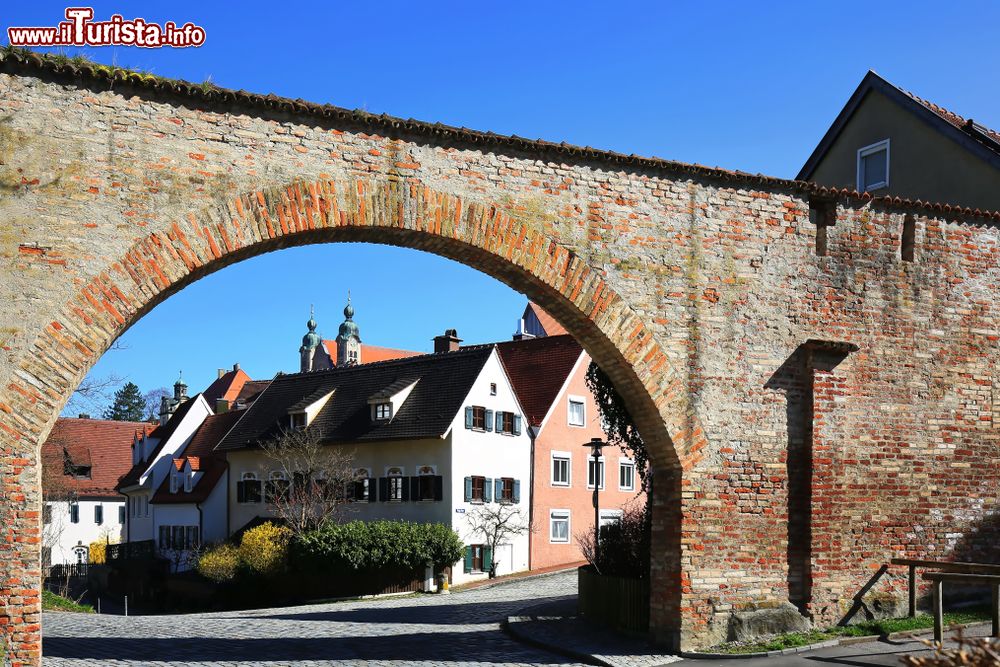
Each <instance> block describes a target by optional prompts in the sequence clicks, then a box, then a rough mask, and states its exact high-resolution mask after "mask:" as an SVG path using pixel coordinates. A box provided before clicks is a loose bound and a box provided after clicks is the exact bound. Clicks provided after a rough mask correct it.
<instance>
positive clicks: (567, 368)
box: [497, 335, 583, 426]
mask: <svg viewBox="0 0 1000 667" xmlns="http://www.w3.org/2000/svg"><path fill="white" fill-rule="evenodd" d="M497 351H498V352H499V353H500V360H501V361H502V362H503V365H504V368H506V369H507V375H508V376H509V377H510V382H511V385H512V386H513V387H514V393H515V394H517V400H518V401H520V403H521V407H522V408H524V412H525V417H526V418H527V420H528V424H529V425H531V426H540V425H541V423H542V421H543V420H544V419H545V415H547V414H548V413H549V408H550V407H551V406H552V403H553V402H555V400H556V399H557V398H558V397H559V391H560V390H561V389H562V387H563V385H564V384H565V383H566V378H568V377H569V374H570V373H572V372H573V367H574V366H575V365H576V362H577V360H578V359H579V358H580V355H581V354H583V348H582V347H580V344H579V343H577V342H576V340H574V339H573V337H572V336H569V335H562V336H545V337H544V338H526V339H524V340H515V341H507V342H504V343H497Z"/></svg>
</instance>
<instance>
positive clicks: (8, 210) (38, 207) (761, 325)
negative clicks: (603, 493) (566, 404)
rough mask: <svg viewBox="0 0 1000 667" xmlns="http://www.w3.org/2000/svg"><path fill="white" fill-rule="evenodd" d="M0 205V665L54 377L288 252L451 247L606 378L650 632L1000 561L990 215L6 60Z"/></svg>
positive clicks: (446, 252) (29, 563)
mask: <svg viewBox="0 0 1000 667" xmlns="http://www.w3.org/2000/svg"><path fill="white" fill-rule="evenodd" d="M821 198H822V199H823V201H820V199H821ZM811 200H812V207H810V201H811ZM810 208H812V209H813V213H812V220H813V221H811V220H810ZM907 216H911V218H910V219H911V220H912V221H913V222H914V223H915V226H916V249H915V253H914V261H912V262H910V261H903V259H902V258H901V255H900V234H901V228H902V226H903V224H904V220H906V219H907ZM0 220H2V223H3V224H2V226H0V256H2V258H3V263H2V264H0V349H2V356H0V472H2V475H3V477H2V485H3V486H2V494H3V500H2V502H0V537H2V539H0V628H2V632H3V633H4V634H5V635H6V636H7V637H8V638H9V641H10V643H11V645H12V648H13V650H14V655H15V656H16V661H20V662H22V663H23V664H35V662H36V661H37V659H38V655H39V615H38V577H39V568H38V552H39V547H38V541H39V525H38V523H39V516H40V514H39V509H38V508H39V497H40V495H39V481H38V479H39V476H38V469H37V467H36V455H37V448H38V446H39V443H40V442H41V441H42V440H43V439H44V438H45V436H46V435H47V433H48V431H49V429H50V428H51V425H52V424H53V422H54V419H55V417H56V415H57V414H58V412H59V410H60V409H61V407H62V405H63V404H64V402H65V401H66V400H67V398H68V397H69V395H70V394H71V392H72V390H73V388H74V387H75V386H76V383H78V382H79V380H80V379H81V378H82V377H83V376H84V374H85V373H86V372H87V370H88V369H89V368H90V367H91V366H92V365H93V364H94V363H95V362H96V360H97V359H98V358H99V356H100V354H101V353H102V352H103V351H104V350H105V349H106V348H107V347H108V346H109V345H110V344H111V343H112V342H113V341H114V339H115V338H116V337H117V336H118V335H120V334H121V333H122V332H123V331H124V330H125V329H126V328H127V327H128V326H129V325H130V324H131V323H133V322H134V321H136V320H137V319H138V318H140V317H141V316H142V315H143V314H144V313H145V312H147V311H148V310H149V309H150V308H151V307H153V306H154V305H155V304H156V303H158V302H159V301H161V300H162V299H163V298H165V297H166V296H168V295H169V294H171V293H173V292H174V291H176V290H178V289H180V288H182V287H183V286H184V285H186V284H188V283H190V282H191V281H192V280H195V279H197V278H199V277H201V276H203V275H205V274H207V273H209V272H211V271H214V270H217V269H219V268H222V267H224V266H226V265H228V264H230V263H233V262H236V261H240V260H242V259H245V258H248V257H251V256H254V255H257V254H260V253H263V252H268V251H271V250H275V249H278V248H281V247H287V246H291V245H300V244H307V243H319V242H333V241H369V242H379V243H390V244H395V245H401V246H405V247H412V248H418V249H422V250H427V251H430V252H434V253H437V254H439V255H442V256H444V257H448V258H451V259H454V260H457V261H460V262H463V263H466V264H469V265H470V266H473V267H475V268H478V269H480V270H482V271H484V272H486V273H489V274H490V275H492V276H494V277H496V278H498V279H500V280H502V281H504V282H506V283H508V284H510V285H511V286H513V287H515V288H516V289H518V290H520V291H522V292H525V293H526V294H527V295H528V296H529V297H531V298H532V299H534V300H535V301H537V302H538V303H540V304H541V305H542V306H543V307H544V308H546V309H547V310H550V312H552V313H553V314H554V315H555V316H556V317H557V318H558V319H559V320H560V322H561V323H562V324H563V325H564V326H566V328H567V329H568V330H569V331H570V332H571V333H573V335H574V336H576V337H577V338H578V339H579V340H580V342H581V343H582V344H583V345H584V346H585V347H586V348H587V350H588V352H589V353H590V354H591V356H592V357H593V358H594V359H595V360H596V361H597V362H598V363H599V364H600V365H601V366H602V367H603V368H605V370H607V371H608V373H609V375H611V377H612V379H613V380H614V381H615V383H616V386H617V387H618V389H619V391H620V392H621V393H622V394H623V396H624V397H625V399H626V401H627V403H628V404H629V407H630V409H631V410H632V411H633V412H634V416H635V418H636V420H637V421H638V423H639V425H640V428H641V430H642V432H643V434H644V436H645V437H646V439H647V441H648V442H649V446H650V449H651V451H652V454H653V458H654V462H655V465H656V479H657V484H656V489H655V492H654V499H653V500H654V511H655V518H654V525H655V528H654V554H653V575H654V579H653V601H652V609H651V616H652V623H653V626H654V627H653V633H654V636H655V637H656V638H657V639H659V640H661V641H665V642H668V643H677V641H678V639H680V640H681V641H682V642H683V643H684V644H685V645H686V646H695V645H699V644H705V643H707V642H711V641H713V640H714V639H715V638H717V637H719V636H721V635H722V634H723V633H724V631H725V628H726V626H727V625H728V619H729V616H730V614H731V613H732V612H733V611H738V610H740V609H742V608H745V607H748V606H750V605H752V604H767V603H769V602H777V601H781V600H785V599H791V600H792V602H793V603H795V604H796V605H798V606H799V608H800V609H802V610H803V611H805V612H807V613H810V614H812V615H813V616H814V617H815V618H816V619H817V620H818V621H821V622H825V621H834V620H839V619H840V618H841V617H842V616H843V614H844V613H846V612H848V611H849V609H850V608H851V602H852V598H853V596H854V595H855V594H856V593H857V592H858V590H859V589H860V588H861V586H863V585H864V584H865V583H866V582H868V580H869V579H870V578H871V577H872V575H873V574H874V573H875V572H877V570H878V568H879V566H880V565H882V564H884V563H886V562H888V559H889V558H890V557H893V556H911V557H925V556H926V557H933V558H939V557H940V558H972V557H976V558H981V559H982V558H986V559H993V560H998V561H1000V555H998V554H997V553H996V547H995V546H993V545H995V544H996V542H997V540H998V539H1000V528H998V525H997V524H998V519H997V511H998V504H1000V501H998V490H997V478H998V470H1000V451H998V444H997V439H996V434H997V432H998V431H997V426H996V425H995V424H994V419H995V416H997V415H998V413H997V410H996V408H995V407H994V401H998V404H1000V398H998V397H997V394H996V393H995V390H994V385H995V383H996V372H995V370H994V368H995V367H996V365H997V361H998V356H1000V353H998V343H997V341H998V339H1000V326H998V322H997V313H996V312H995V306H994V301H995V300H996V296H997V295H998V293H1000V283H998V279H1000V269H998V268H997V255H998V250H1000V232H998V231H997V229H996V227H995V226H994V225H995V222H996V217H995V216H985V215H981V214H978V213H974V212H971V211H953V210H950V209H946V208H944V207H933V206H924V205H920V204H916V203H910V202H899V201H896V202H893V201H873V200H871V199H870V198H866V197H861V196H858V195H856V194H853V193H846V192H842V193H835V192H827V191H822V190H817V189H814V188H811V187H810V186H807V185H805V184H802V183H794V182H790V181H782V180H779V179H771V178H766V177H754V176H748V175H744V174H734V173H730V172H723V171H718V170H711V169H704V168H700V167H693V166H689V165H680V164H676V163H670V162H664V161H658V160H645V159H638V158H633V157H630V156H620V155H615V154H608V153H602V152H600V151H593V150H590V149H575V148H572V147H565V146H559V145H552V144H544V143H537V142H527V141H523V140H519V139H516V138H508V137H496V136H494V135H486V134H481V133H474V132H468V131H461V130H454V129H451V128H444V127H441V126H433V125H425V124H420V123H412V122H403V121H398V120H397V119H391V118H383V117H372V116H368V115H366V114H357V113H352V112H344V111H343V110H338V109H334V108H331V107H317V106H312V105H307V104H305V103H298V102H290V101H287V100H278V99H276V98H262V97H255V96H247V95H242V94H237V93H232V92H229V91H218V90H211V89H209V90H206V89H202V88H199V87H196V86H195V87H185V86H181V85H176V84H173V83H170V82H162V81H159V80H155V79H152V78H150V77H143V76H140V75H135V74H130V75H120V74H118V73H115V72H111V71H110V70H108V69H107V68H83V69H79V68H74V67H70V66H61V65H57V64H53V63H51V62H49V61H42V60H40V59H37V58H30V59H22V58H20V57H18V56H12V55H9V54H8V55H5V56H0ZM814 221H816V222H820V223H821V225H824V227H823V229H825V235H826V253H825V255H823V256H819V255H818V253H817V229H818V227H817V225H816V224H815V223H814ZM834 221H835V224H833V225H832V226H826V225H827V224H828V223H830V222H834ZM790 489H791V492H790ZM897 586H898V582H896V581H895V579H894V578H893V576H892V575H891V573H890V575H886V576H884V577H882V580H881V581H879V582H878V583H877V584H876V587H875V588H874V589H873V590H876V591H892V590H894V589H895V587H897Z"/></svg>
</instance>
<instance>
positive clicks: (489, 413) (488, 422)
mask: <svg viewBox="0 0 1000 667" xmlns="http://www.w3.org/2000/svg"><path fill="white" fill-rule="evenodd" d="M485 422H486V430H487V431H492V430H493V411H492V410H487V411H486V419H485ZM497 430H498V431H499V430H500V429H497Z"/></svg>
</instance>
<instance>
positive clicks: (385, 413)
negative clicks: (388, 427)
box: [373, 402, 392, 421]
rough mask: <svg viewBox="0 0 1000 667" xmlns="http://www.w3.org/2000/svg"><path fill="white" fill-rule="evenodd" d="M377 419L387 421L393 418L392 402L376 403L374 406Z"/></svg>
mask: <svg viewBox="0 0 1000 667" xmlns="http://www.w3.org/2000/svg"><path fill="white" fill-rule="evenodd" d="M373 408H374V410H375V420H376V421H386V420H389V419H392V403H389V402H386V403H376V404H375V405H374V406H373Z"/></svg>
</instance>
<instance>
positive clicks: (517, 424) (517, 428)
mask: <svg viewBox="0 0 1000 667" xmlns="http://www.w3.org/2000/svg"><path fill="white" fill-rule="evenodd" d="M514 435H521V415H514Z"/></svg>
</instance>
